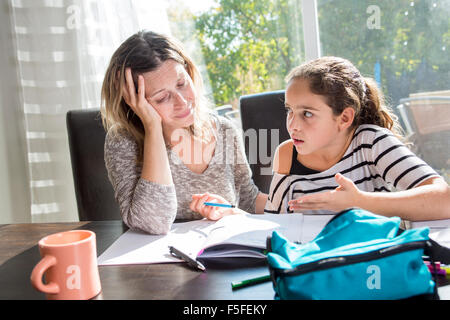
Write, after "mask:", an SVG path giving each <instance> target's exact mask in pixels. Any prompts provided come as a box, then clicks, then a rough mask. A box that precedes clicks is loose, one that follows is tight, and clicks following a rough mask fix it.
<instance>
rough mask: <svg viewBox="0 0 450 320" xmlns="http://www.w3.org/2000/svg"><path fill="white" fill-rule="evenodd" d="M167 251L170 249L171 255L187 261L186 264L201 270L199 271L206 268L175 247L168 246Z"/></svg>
mask: <svg viewBox="0 0 450 320" xmlns="http://www.w3.org/2000/svg"><path fill="white" fill-rule="evenodd" d="M169 251H170V254H171V255H173V256H175V257H177V258H178V259H181V260H183V261H185V262H187V264H188V265H189V266H190V267H192V268H195V269H198V270H201V271H205V270H206V268H205V266H204V265H203V264H201V263H200V262H199V261H197V260H195V259H192V258H191V257H189V256H188V255H187V254H185V253H183V252H181V251H180V250H178V249H177V248H174V247H172V246H169Z"/></svg>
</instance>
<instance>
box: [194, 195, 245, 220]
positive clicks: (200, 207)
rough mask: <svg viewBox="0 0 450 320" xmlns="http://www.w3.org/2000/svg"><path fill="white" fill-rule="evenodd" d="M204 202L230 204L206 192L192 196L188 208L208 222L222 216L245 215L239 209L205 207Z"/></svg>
mask: <svg viewBox="0 0 450 320" xmlns="http://www.w3.org/2000/svg"><path fill="white" fill-rule="evenodd" d="M205 202H213V203H221V204H230V203H229V202H228V201H227V200H225V199H224V198H223V197H221V196H219V195H217V194H211V193H208V192H206V193H203V194H194V195H192V201H191V204H190V206H189V207H190V209H191V210H192V211H194V212H198V213H200V214H201V215H202V216H203V217H205V218H207V219H209V220H219V219H221V218H223V217H224V216H228V215H232V214H241V213H244V214H245V213H246V212H245V211H242V210H241V209H238V208H222V207H214V206H207V205H205Z"/></svg>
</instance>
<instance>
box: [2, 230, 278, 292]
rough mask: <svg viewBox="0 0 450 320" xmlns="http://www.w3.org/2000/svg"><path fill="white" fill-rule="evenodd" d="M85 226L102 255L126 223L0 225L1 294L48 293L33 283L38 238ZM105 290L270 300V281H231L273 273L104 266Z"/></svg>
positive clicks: (227, 268) (222, 268) (220, 268)
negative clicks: (235, 286)
mask: <svg viewBox="0 0 450 320" xmlns="http://www.w3.org/2000/svg"><path fill="white" fill-rule="evenodd" d="M72 229H86V230H91V231H94V232H95V233H96V237H97V255H98V256H99V255H100V254H101V253H103V251H105V250H106V249H107V248H108V247H109V246H110V245H111V244H112V243H113V242H114V241H115V240H116V239H117V238H118V237H119V236H120V235H121V234H122V233H123V232H124V231H125V230H126V229H125V228H124V226H123V224H122V222H121V221H94V222H75V223H45V224H42V223H36V224H11V225H0V299H45V294H43V293H41V292H38V291H36V290H35V289H34V288H33V287H32V285H31V283H30V275H31V271H32V270H33V267H34V266H35V265H36V264H37V263H38V262H39V260H40V259H41V257H40V255H39V249H38V246H37V243H38V241H39V240H40V239H41V238H43V237H44V236H47V235H49V234H52V233H57V232H61V231H67V230H72ZM99 273H100V281H101V285H102V292H101V293H100V295H99V296H97V297H96V299H183V300H184V299H185V300H192V299H193V300H196V299H205V300H216V299H217V300H222V299H223V300H234V299H241V300H247V299H251V300H260V299H262V300H270V299H273V297H274V291H273V288H272V284H271V283H270V282H267V283H264V284H259V285H256V286H253V287H248V288H243V289H240V290H236V291H232V290H231V281H236V280H243V279H248V278H252V277H257V276H261V275H265V274H267V273H268V269H267V267H266V266H261V265H257V266H249V265H248V264H246V267H238V268H236V267H234V266H233V267H231V266H224V265H220V266H214V265H207V271H206V272H204V273H203V272H197V271H193V270H191V269H190V268H188V267H187V266H186V265H185V264H181V263H171V264H151V265H128V266H100V267H99Z"/></svg>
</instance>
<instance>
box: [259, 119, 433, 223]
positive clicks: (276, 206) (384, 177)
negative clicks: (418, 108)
mask: <svg viewBox="0 0 450 320" xmlns="http://www.w3.org/2000/svg"><path fill="white" fill-rule="evenodd" d="M336 173H341V174H342V175H344V176H345V177H347V178H349V179H351V180H352V181H353V182H354V183H355V185H356V186H357V187H358V189H359V190H362V191H368V192H391V191H394V190H408V189H411V188H414V187H415V186H417V185H418V184H420V183H421V182H423V181H425V180H427V179H429V178H431V177H439V175H438V174H437V173H436V172H435V171H434V170H433V169H432V168H431V167H430V166H429V165H427V164H426V163H425V162H424V161H423V160H422V159H420V158H419V157H417V156H416V155H415V154H414V153H412V152H411V151H410V150H409V149H408V147H407V146H405V144H403V143H402V142H401V141H400V140H399V139H398V138H397V137H396V136H395V135H394V134H393V133H392V132H391V131H390V130H389V129H386V128H381V127H379V126H376V125H367V124H365V125H361V126H359V127H358V128H357V129H356V131H355V133H354V136H353V138H352V141H351V143H350V145H349V147H348V149H347V151H346V152H345V154H344V156H343V157H342V159H341V160H340V161H339V162H338V163H336V164H335V165H334V166H332V167H331V168H329V169H328V170H325V171H322V172H318V173H312V174H305V175H297V174H289V175H284V174H279V173H276V172H274V174H273V178H272V182H271V185H270V191H269V198H268V200H267V203H266V206H265V209H264V212H266V213H291V212H292V211H290V210H289V206H288V202H289V201H290V200H292V199H297V198H299V197H300V196H303V195H307V194H311V193H318V192H327V191H331V190H334V189H336V188H337V187H338V185H337V183H336V180H335V179H334V176H335V174H336ZM302 212H303V213H306V214H311V213H315V214H317V213H319V214H330V213H334V212H330V211H326V210H306V211H302Z"/></svg>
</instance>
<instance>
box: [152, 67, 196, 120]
mask: <svg viewBox="0 0 450 320" xmlns="http://www.w3.org/2000/svg"><path fill="white" fill-rule="evenodd" d="M143 77H144V80H145V98H146V99H147V101H149V102H150V104H151V105H152V106H153V107H154V108H155V109H156V111H157V112H158V113H159V115H160V116H161V121H162V124H163V126H164V127H166V128H170V129H178V128H186V127H189V126H190V125H192V124H193V123H194V108H195V101H196V99H195V98H196V95H195V90H194V84H193V82H192V79H191V77H190V76H189V74H188V73H187V72H186V69H185V68H184V66H183V65H182V64H180V63H178V62H176V61H175V60H172V59H169V60H167V61H165V62H163V63H162V64H161V66H160V67H159V68H158V69H156V70H155V71H150V72H146V73H144V74H143Z"/></svg>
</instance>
